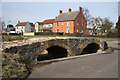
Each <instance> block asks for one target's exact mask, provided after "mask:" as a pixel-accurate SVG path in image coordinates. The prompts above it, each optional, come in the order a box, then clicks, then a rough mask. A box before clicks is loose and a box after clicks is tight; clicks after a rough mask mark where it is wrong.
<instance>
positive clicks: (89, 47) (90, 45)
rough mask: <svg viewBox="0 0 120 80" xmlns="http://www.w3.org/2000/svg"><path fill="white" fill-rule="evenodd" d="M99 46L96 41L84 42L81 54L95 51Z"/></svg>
mask: <svg viewBox="0 0 120 80" xmlns="http://www.w3.org/2000/svg"><path fill="white" fill-rule="evenodd" d="M99 48H100V44H99V43H98V42H88V43H86V44H84V47H83V48H82V51H81V54H89V53H96V52H97V51H98V50H99Z"/></svg>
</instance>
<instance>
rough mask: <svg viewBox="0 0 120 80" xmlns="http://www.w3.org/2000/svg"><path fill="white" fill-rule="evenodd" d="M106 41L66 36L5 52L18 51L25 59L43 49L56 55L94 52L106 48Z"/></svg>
mask: <svg viewBox="0 0 120 80" xmlns="http://www.w3.org/2000/svg"><path fill="white" fill-rule="evenodd" d="M107 48H108V46H107V43H106V42H105V41H102V40H98V39H87V38H68V39H51V40H48V41H44V42H35V43H32V44H26V45H22V46H14V47H11V48H9V49H8V48H6V49H5V50H4V51H5V52H6V53H19V54H20V55H21V56H23V57H24V58H26V59H29V60H33V59H36V58H37V57H38V56H39V55H40V53H42V52H43V51H44V50H47V51H48V54H50V55H53V56H56V57H67V56H75V55H79V54H84V53H94V52H97V50H98V49H102V50H105V49H107Z"/></svg>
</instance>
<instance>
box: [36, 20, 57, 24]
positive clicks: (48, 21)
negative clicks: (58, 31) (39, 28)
mask: <svg viewBox="0 0 120 80" xmlns="http://www.w3.org/2000/svg"><path fill="white" fill-rule="evenodd" d="M54 20H55V19H47V20H44V21H43V22H36V23H38V24H50V23H53V21H54Z"/></svg>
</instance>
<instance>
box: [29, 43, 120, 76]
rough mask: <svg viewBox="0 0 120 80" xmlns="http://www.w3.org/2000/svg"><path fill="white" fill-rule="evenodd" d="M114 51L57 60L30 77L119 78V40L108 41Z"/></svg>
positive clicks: (38, 69)
mask: <svg viewBox="0 0 120 80" xmlns="http://www.w3.org/2000/svg"><path fill="white" fill-rule="evenodd" d="M108 45H109V47H111V48H112V50H113V52H112V53H110V54H101V55H92V56H86V57H82V58H77V59H72V60H66V61H60V62H55V63H52V64H49V65H47V66H45V67H41V68H37V69H35V71H34V72H32V74H31V75H30V76H29V78H117V77H118V50H119V49H120V48H118V45H117V41H112V42H108Z"/></svg>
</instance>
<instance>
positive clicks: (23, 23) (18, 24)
mask: <svg viewBox="0 0 120 80" xmlns="http://www.w3.org/2000/svg"><path fill="white" fill-rule="evenodd" d="M27 23H29V24H30V25H31V26H32V27H34V26H35V25H34V24H33V23H30V22H20V23H17V25H16V26H25V25H26V24H27Z"/></svg>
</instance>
